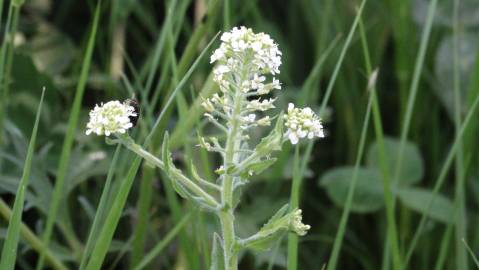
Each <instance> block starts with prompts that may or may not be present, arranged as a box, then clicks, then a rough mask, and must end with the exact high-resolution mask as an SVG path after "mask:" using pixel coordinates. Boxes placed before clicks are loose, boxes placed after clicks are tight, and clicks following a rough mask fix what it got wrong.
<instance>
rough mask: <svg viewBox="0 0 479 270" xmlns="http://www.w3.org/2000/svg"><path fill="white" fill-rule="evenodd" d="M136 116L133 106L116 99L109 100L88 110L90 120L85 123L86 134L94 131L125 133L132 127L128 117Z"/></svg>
mask: <svg viewBox="0 0 479 270" xmlns="http://www.w3.org/2000/svg"><path fill="white" fill-rule="evenodd" d="M135 116H137V114H136V112H135V108H134V107H133V106H130V105H128V104H126V103H121V102H120V101H118V100H113V101H109V102H107V103H105V104H103V103H102V104H101V105H100V106H98V105H95V108H94V109H93V110H92V111H90V121H89V122H88V124H87V125H86V127H87V130H86V135H90V134H91V133H96V134H97V135H106V136H110V134H114V133H121V134H122V133H125V132H126V130H128V129H129V128H131V127H133V123H131V121H130V117H135Z"/></svg>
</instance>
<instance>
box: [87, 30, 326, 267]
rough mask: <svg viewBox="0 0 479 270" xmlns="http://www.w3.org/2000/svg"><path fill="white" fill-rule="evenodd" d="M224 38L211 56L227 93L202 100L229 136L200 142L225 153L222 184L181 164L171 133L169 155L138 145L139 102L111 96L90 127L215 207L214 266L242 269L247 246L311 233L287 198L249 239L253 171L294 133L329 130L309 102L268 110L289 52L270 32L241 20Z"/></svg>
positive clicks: (294, 139) (187, 194)
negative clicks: (133, 134) (245, 222)
mask: <svg viewBox="0 0 479 270" xmlns="http://www.w3.org/2000/svg"><path fill="white" fill-rule="evenodd" d="M221 41H222V43H221V45H220V47H219V48H218V49H217V50H215V52H214V53H213V55H212V56H211V63H215V65H216V66H215V68H214V70H213V75H214V76H213V80H214V82H215V83H217V84H218V85H219V88H220V90H221V93H219V94H214V95H213V96H212V97H210V98H203V103H202V105H203V108H204V110H205V117H206V119H207V120H208V121H209V122H210V123H211V124H212V125H213V126H214V127H216V128H217V129H219V130H220V131H221V132H224V135H225V136H221V138H216V137H209V138H205V137H199V138H198V142H199V144H198V146H200V147H203V148H205V149H206V150H207V151H209V152H213V153H216V154H220V155H221V157H222V164H221V165H220V167H219V168H218V169H216V170H215V173H216V174H218V179H217V181H216V183H210V182H208V181H206V180H204V179H202V178H201V177H200V176H199V175H198V173H197V172H196V169H195V167H194V164H191V168H192V178H189V177H188V176H186V175H185V174H183V172H182V171H181V170H179V169H177V168H176V167H175V165H174V163H173V161H172V158H171V153H170V151H169V149H168V146H169V139H168V134H166V135H165V137H164V141H163V146H162V156H161V159H160V158H158V157H156V156H154V155H153V154H151V153H149V152H148V151H147V150H145V149H143V148H142V147H141V146H140V145H138V144H136V143H135V142H134V140H133V139H131V138H130V137H129V135H128V132H127V130H128V129H130V128H132V127H133V126H134V125H133V124H132V123H131V121H132V120H136V118H137V117H138V115H139V114H138V113H137V108H134V107H133V106H130V105H131V103H128V102H124V103H121V102H119V101H110V102H107V103H105V104H102V105H101V106H96V107H95V108H94V110H92V112H91V113H90V122H89V123H88V124H87V134H96V135H104V136H106V138H107V142H108V143H121V144H122V145H124V146H125V147H126V148H128V149H129V150H131V151H132V152H134V153H136V154H137V155H139V156H140V157H142V158H143V159H144V160H145V161H146V162H148V163H149V164H151V165H152V166H155V167H157V168H159V169H161V170H162V171H164V172H165V173H166V175H167V176H168V178H169V179H170V181H171V183H172V186H173V188H174V189H175V191H176V192H177V193H178V194H179V195H180V196H182V197H183V198H185V199H189V200H191V201H193V202H194V203H196V204H197V205H198V206H199V207H200V208H203V209H205V210H208V211H211V212H213V213H215V214H216V215H217V216H218V218H219V220H220V224H221V228H220V233H219V234H214V237H213V249H212V259H211V261H212V266H211V270H237V269H238V252H239V251H240V250H243V249H253V250H257V251H263V250H267V249H269V248H270V247H271V246H272V244H274V243H276V242H277V240H278V239H280V238H281V237H282V236H283V235H284V234H285V233H286V232H288V231H291V232H294V233H295V234H297V235H299V236H303V235H305V234H306V233H307V231H308V230H309V229H310V226H309V225H305V224H303V223H302V211H301V210H300V209H298V208H296V205H294V206H293V207H291V208H290V207H289V206H288V205H285V206H283V207H282V208H281V209H280V210H279V211H278V212H277V213H276V214H275V215H273V217H272V218H271V219H270V220H269V221H268V222H267V223H266V224H265V225H263V227H262V228H261V229H260V230H259V231H258V232H257V233H255V234H253V235H252V236H250V237H247V238H244V239H241V238H240V237H238V236H237V235H236V232H235V227H236V226H237V224H235V207H236V204H237V198H236V197H235V195H237V193H235V192H238V189H240V188H241V186H243V185H245V184H246V183H248V181H249V180H250V179H251V177H252V176H253V175H257V174H260V173H261V172H262V171H264V170H266V169H267V168H268V167H270V166H271V165H273V163H274V162H275V161H276V159H275V158H274V157H272V155H273V152H275V151H280V150H281V148H282V145H283V144H284V143H285V142H287V141H288V140H289V141H290V142H291V143H292V144H297V143H299V141H300V140H302V139H314V138H316V137H323V136H324V133H323V127H322V125H321V121H320V119H319V117H318V116H317V115H316V114H315V113H314V112H313V110H312V109H310V108H308V107H306V108H303V109H301V108H295V107H294V105H293V104H290V105H289V106H288V110H287V112H286V113H283V112H281V113H279V114H278V115H273V116H269V115H264V114H265V113H266V112H267V111H268V110H270V109H273V108H275V106H274V101H275V100H276V98H271V97H270V96H271V95H272V94H273V93H272V91H273V90H280V89H281V84H280V82H279V80H277V79H276V78H275V77H274V76H275V75H276V74H278V73H279V66H280V65H281V52H280V51H279V49H278V45H277V44H276V43H275V42H274V41H273V40H272V39H271V38H270V36H269V35H267V34H264V33H259V34H255V33H253V31H252V30H251V29H248V28H246V27H240V28H236V27H235V28H233V29H232V30H231V31H230V32H225V33H223V35H222V36H221ZM265 95H267V96H266V97H265ZM273 119H276V124H275V126H274V127H273V128H272V129H271V131H270V133H269V134H268V135H267V136H265V137H263V138H262V139H261V140H260V141H259V142H256V144H255V142H251V140H250V137H249V131H250V130H251V129H253V128H258V127H265V126H270V125H271V122H272V120H273ZM110 135H113V136H112V137H109V136H110ZM249 145H255V147H250V146H249ZM238 226H240V225H238Z"/></svg>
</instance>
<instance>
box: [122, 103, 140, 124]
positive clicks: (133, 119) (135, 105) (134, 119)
mask: <svg viewBox="0 0 479 270" xmlns="http://www.w3.org/2000/svg"><path fill="white" fill-rule="evenodd" d="M125 104H127V105H130V106H131V107H133V108H134V109H135V113H136V115H135V116H133V115H131V116H130V122H131V124H132V125H133V127H134V126H136V123H137V122H138V119H139V118H140V113H141V111H140V103H139V102H138V100H136V99H130V98H129V99H127V100H125Z"/></svg>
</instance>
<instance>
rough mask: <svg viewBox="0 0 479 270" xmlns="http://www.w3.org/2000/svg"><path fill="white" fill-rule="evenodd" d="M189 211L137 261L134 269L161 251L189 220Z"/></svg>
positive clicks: (149, 260) (143, 265) (142, 266)
mask: <svg viewBox="0 0 479 270" xmlns="http://www.w3.org/2000/svg"><path fill="white" fill-rule="evenodd" d="M190 218H191V213H188V214H187V215H185V216H183V218H182V219H181V220H180V222H178V223H177V224H176V225H175V227H174V228H173V229H171V231H170V232H169V233H168V234H167V235H166V236H165V237H164V238H163V239H162V240H161V241H160V242H159V243H158V244H156V245H155V247H154V248H153V249H152V250H151V251H150V252H148V254H146V255H145V256H144V257H143V259H142V260H141V261H140V262H139V263H138V265H137V266H136V267H135V268H134V269H135V270H140V269H143V268H145V267H146V266H147V265H148V264H149V263H150V262H151V261H152V260H153V259H154V258H155V257H156V256H158V255H159V254H160V253H161V251H163V249H164V248H165V247H166V246H167V245H168V244H169V243H170V242H171V240H173V238H174V237H175V236H176V235H177V234H178V233H179V232H180V231H181V229H183V227H184V226H185V225H186V223H187V222H188V221H189V220H190Z"/></svg>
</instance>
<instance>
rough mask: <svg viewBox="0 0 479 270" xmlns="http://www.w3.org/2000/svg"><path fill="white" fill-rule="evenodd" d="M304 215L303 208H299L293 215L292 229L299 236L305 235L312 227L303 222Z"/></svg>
mask: <svg viewBox="0 0 479 270" xmlns="http://www.w3.org/2000/svg"><path fill="white" fill-rule="evenodd" d="M302 220H303V216H302V211H301V209H297V210H295V211H294V212H293V215H292V217H291V230H293V231H294V232H295V233H297V234H298V235H299V236H304V235H306V233H308V230H309V229H311V226H309V225H306V224H303V222H302Z"/></svg>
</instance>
